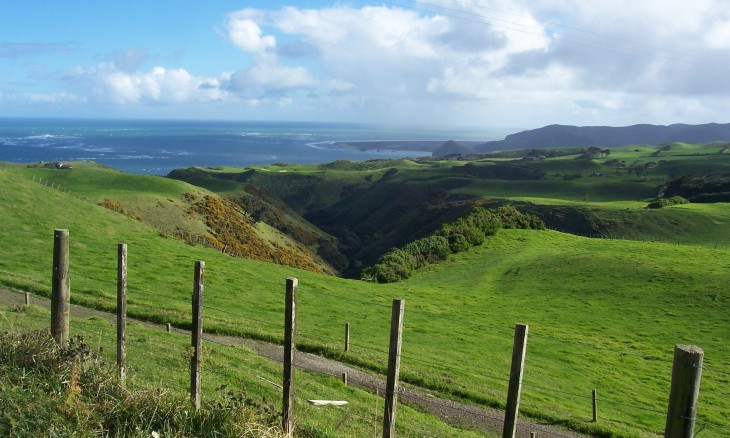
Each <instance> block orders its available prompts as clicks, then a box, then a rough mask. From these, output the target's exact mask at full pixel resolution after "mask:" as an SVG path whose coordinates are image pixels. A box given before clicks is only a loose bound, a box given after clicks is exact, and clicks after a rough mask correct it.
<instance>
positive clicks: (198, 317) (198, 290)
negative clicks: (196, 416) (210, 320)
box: [190, 260, 205, 409]
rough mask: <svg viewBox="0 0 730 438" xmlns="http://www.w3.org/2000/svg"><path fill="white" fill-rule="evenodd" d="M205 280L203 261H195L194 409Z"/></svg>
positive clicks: (200, 354)
mask: <svg viewBox="0 0 730 438" xmlns="http://www.w3.org/2000/svg"><path fill="white" fill-rule="evenodd" d="M204 280H205V262H204V261H200V260H198V261H196V262H195V275H194V283H193V329H192V331H191V335H192V347H193V357H191V358H190V400H191V401H192V402H193V406H194V407H195V409H200V364H201V359H202V357H201V356H202V349H203V283H204Z"/></svg>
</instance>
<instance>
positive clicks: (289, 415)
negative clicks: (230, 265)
mask: <svg viewBox="0 0 730 438" xmlns="http://www.w3.org/2000/svg"><path fill="white" fill-rule="evenodd" d="M298 284H299V281H298V280H297V279H296V278H287V279H286V302H285V305H284V307H285V310H284V379H283V386H284V388H283V391H282V392H283V400H282V419H281V427H282V428H283V429H284V434H285V435H286V436H292V434H293V433H294V360H295V354H296V351H297V347H296V336H297V289H298Z"/></svg>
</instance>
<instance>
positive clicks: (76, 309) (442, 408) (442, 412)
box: [0, 289, 586, 438]
mask: <svg viewBox="0 0 730 438" xmlns="http://www.w3.org/2000/svg"><path fill="white" fill-rule="evenodd" d="M31 302H32V303H33V304H36V305H39V306H45V307H50V300H48V299H46V298H41V297H36V296H33V297H31ZM24 303H25V297H24V294H23V293H19V292H13V291H9V290H5V289H0V304H4V305H7V306H17V305H23V304H24ZM71 316H73V317H77V318H89V317H92V316H94V317H102V318H105V319H107V320H108V321H110V322H112V323H116V315H115V314H112V313H107V312H101V311H98V310H93V309H89V308H86V307H82V306H77V305H72V306H71ZM138 322H140V323H141V324H143V325H145V326H148V327H153V328H157V329H160V330H164V327H163V326H162V325H158V324H151V323H147V322H143V321H138ZM49 324H50V322H49ZM173 331H174V332H176V333H181V334H188V335H189V334H190V332H188V331H185V330H179V329H174V328H173ZM204 337H205V339H207V340H210V341H214V342H217V343H221V344H227V345H243V346H246V347H248V348H250V349H251V350H253V351H254V352H255V353H257V354H259V355H261V356H264V357H266V358H269V359H271V360H273V361H277V362H282V361H283V357H284V351H283V348H282V347H281V346H279V345H274V344H269V343H266V342H261V341H255V340H252V339H244V338H235V337H230V336H214V335H209V334H207V335H205V336H204ZM296 366H297V368H299V369H302V370H307V371H312V372H317V373H322V374H327V375H331V376H336V377H341V376H342V373H347V378H348V385H350V386H355V387H359V388H363V389H366V390H368V391H371V392H375V391H376V390H377V391H379V393H381V394H382V393H384V391H385V378H384V377H383V376H380V375H376V374H372V373H369V372H364V371H362V370H359V369H356V368H352V367H350V366H347V365H344V364H342V363H340V362H337V361H334V360H331V359H327V358H324V357H321V356H316V355H313V354H308V353H303V352H298V353H297V363H296ZM398 394H399V395H398V398H399V401H400V402H402V403H405V404H408V405H411V406H414V407H416V408H418V409H420V410H422V411H425V412H429V413H431V414H432V415H434V416H436V417H438V418H440V419H441V420H442V421H444V422H446V423H449V424H452V425H455V426H459V427H466V428H469V429H474V430H480V431H483V432H485V433H487V434H490V435H494V436H501V435H502V427H503V426H502V422H503V419H504V412H503V411H500V410H496V409H484V408H481V407H477V406H474V405H469V404H464V403H458V402H455V401H453V400H447V399H442V398H439V397H437V396H435V395H434V394H433V393H430V392H429V391H427V390H423V389H420V388H417V387H412V386H410V385H403V386H402V387H400V388H399V392H398ZM531 432H535V433H536V435H535V436H537V437H540V438H542V437H565V438H579V437H585V436H586V435H580V434H576V433H574V432H570V431H567V430H565V429H560V428H557V427H554V426H550V425H545V424H538V423H534V422H531V421H528V420H523V419H520V420H518V427H517V433H516V435H515V436H516V437H519V438H523V437H524V438H530V436H531Z"/></svg>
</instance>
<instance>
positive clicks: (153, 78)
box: [67, 63, 226, 105]
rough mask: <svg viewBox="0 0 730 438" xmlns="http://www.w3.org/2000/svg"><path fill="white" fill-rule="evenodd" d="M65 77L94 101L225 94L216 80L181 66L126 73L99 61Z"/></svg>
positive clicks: (201, 98) (167, 101) (205, 98)
mask: <svg viewBox="0 0 730 438" xmlns="http://www.w3.org/2000/svg"><path fill="white" fill-rule="evenodd" d="M222 77H223V78H226V76H225V75H224V76H222ZM67 80H69V81H71V82H73V83H74V84H75V85H76V87H77V88H78V89H79V90H89V91H90V93H91V97H93V98H94V99H95V100H97V101H101V102H105V103H113V104H120V105H122V104H136V103H160V104H173V103H185V102H200V101H216V100H220V99H223V98H225V97H226V93H225V91H222V90H221V89H220V79H217V78H203V77H195V76H193V75H191V74H190V73H188V72H187V71H186V70H184V69H166V68H164V67H154V68H152V69H151V70H149V71H147V72H141V71H136V72H127V71H124V70H121V69H118V68H117V67H116V66H115V65H114V64H113V63H103V64H100V65H99V66H97V67H96V68H77V69H76V70H75V71H74V72H72V73H71V74H70V75H68V76H67Z"/></svg>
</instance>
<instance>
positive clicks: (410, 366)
mask: <svg viewBox="0 0 730 438" xmlns="http://www.w3.org/2000/svg"><path fill="white" fill-rule="evenodd" d="M140 291H141V290H140ZM308 292H309V294H308V296H307V298H306V299H305V300H302V302H303V303H306V306H301V305H300V314H301V315H302V318H301V320H302V321H304V322H306V323H305V324H302V325H301V326H300V332H299V335H298V340H299V342H301V343H306V344H307V345H310V346H315V347H317V346H319V347H323V348H324V349H323V350H320V352H322V353H326V354H329V353H339V355H340V356H341V358H342V359H344V360H345V361H348V360H349V359H353V360H352V362H353V363H362V361H363V360H364V361H365V362H370V363H375V364H376V365H377V361H380V360H382V359H383V358H385V357H387V356H388V354H389V351H388V345H387V338H388V327H387V326H382V323H385V322H386V321H387V316H388V312H387V311H386V309H389V308H390V306H387V305H385V304H384V303H383V299H382V298H378V297H376V298H374V299H372V300H370V299H364V298H362V297H357V298H352V297H350V296H349V295H347V294H344V293H341V292H330V291H326V290H316V289H313V290H309V291H308ZM155 295H156V296H157V298H158V299H163V300H167V301H169V302H172V303H179V304H183V303H184V305H185V307H186V308H187V309H186V310H185V311H184V312H182V311H180V310H179V309H178V308H176V310H177V311H179V312H180V313H181V314H182V315H184V314H187V313H188V312H189V311H190V306H191V302H190V300H186V299H183V298H181V297H180V296H179V295H173V294H170V293H159V292H156V293H155ZM276 296H277V297H280V296H279V295H276ZM345 299H346V300H347V301H348V302H350V303H355V304H357V306H352V307H350V308H349V309H351V310H352V311H351V312H349V313H348V312H344V311H342V310H341V309H338V312H339V313H340V314H338V315H337V318H322V315H324V314H326V311H323V310H322V309H328V308H331V307H332V306H331V305H330V304H331V303H333V302H334V301H335V300H337V301H341V300H345ZM282 301H283V300H282ZM225 302H226V300H225V299H224V297H219V296H216V295H215V294H210V293H209V294H207V295H206V304H205V305H204V306H203V307H204V309H205V318H206V320H210V321H212V323H211V324H210V325H209V327H210V329H211V331H212V332H216V331H219V330H220V329H221V328H235V327H236V326H245V327H248V328H251V327H255V328H256V329H258V330H259V331H260V332H262V333H267V334H271V335H272V336H275V337H277V338H279V337H283V329H284V327H283V318H281V316H280V315H281V313H282V310H283V307H284V306H283V303H282V304H277V305H272V304H271V303H272V302H271V300H268V302H267V306H268V307H270V309H269V310H268V311H267V312H266V313H267V314H269V315H271V316H274V315H278V320H275V319H274V318H271V319H267V318H262V317H257V316H256V312H257V309H258V308H259V307H260V306H259V305H260V304H261V303H260V302H256V301H253V300H250V299H248V300H247V299H241V297H236V306H232V307H230V308H226V307H225V305H224V304H223V303H225ZM211 303H212V304H211ZM318 307H319V308H318ZM412 307H413V308H410V307H409V308H408V310H407V311H406V313H407V315H408V318H409V319H408V324H406V330H407V333H413V339H415V340H418V341H419V342H420V344H419V345H418V348H416V349H414V350H412V351H411V350H406V351H405V352H404V353H403V354H402V355H401V358H402V360H403V373H404V374H407V375H410V376H419V379H420V381H422V382H425V383H426V386H427V387H430V386H432V387H445V386H449V385H452V386H453V387H454V388H459V387H460V386H464V385H467V384H470V383H473V384H474V385H475V386H484V387H488V386H490V385H494V384H496V385H497V388H498V389H499V390H502V389H503V388H504V387H505V386H506V385H507V384H508V383H509V382H510V379H509V375H508V373H507V370H506V369H505V370H504V374H498V373H495V372H494V370H496V369H498V367H494V366H482V367H477V364H476V363H473V362H472V363H470V362H466V361H462V362H460V361H455V359H454V358H455V357H461V354H462V352H458V351H454V352H449V351H440V350H429V348H428V346H429V342H428V338H429V337H433V336H437V335H438V333H436V334H434V332H437V331H438V330H435V329H434V327H433V323H434V321H445V322H448V325H447V327H448V333H441V334H440V335H441V336H444V337H452V338H459V337H467V336H472V337H473V336H475V335H474V333H480V334H478V335H476V336H485V335H484V333H488V336H491V337H492V338H494V339H499V340H500V342H499V344H500V345H502V346H504V345H509V344H510V342H511V337H510V335H511V333H510V331H511V330H510V327H507V326H504V325H502V324H497V323H481V322H475V321H474V320H473V319H465V318H459V317H458V316H455V315H453V314H447V313H444V312H437V311H431V310H424V309H419V308H418V307H417V306H412ZM241 309H250V311H248V312H244V311H241ZM280 309H281V310H280ZM312 310H316V311H315V312H312ZM310 313H311V315H312V316H308V315H310ZM344 314H346V316H347V320H352V321H355V322H363V323H365V322H367V323H368V325H366V326H365V329H366V332H358V335H357V337H356V340H354V341H351V340H348V345H349V347H350V351H348V352H347V353H344V352H343V351H342V350H344V348H343V344H344V339H343V337H342V336H340V334H341V333H342V329H343V327H344V324H343V323H342V320H343V319H344ZM31 315H32V318H33V319H34V320H35V319H38V318H39V317H38V316H37V315H34V314H31ZM411 315H412V316H411ZM375 321H377V323H375ZM375 327H377V328H375ZM474 329H479V330H476V331H475V330H474ZM224 331H225V330H224ZM239 331H240V330H239ZM419 332H421V333H422V334H423V335H422V338H423V339H421V338H418V336H420V335H419V334H418V333H419ZM94 336H98V343H99V344H101V343H102V342H101V339H102V338H103V337H104V338H105V337H108V336H113V334H110V333H108V332H106V331H104V332H103V333H102V332H99V333H96V334H94ZM530 339H531V340H532V342H533V343H537V344H536V348H537V349H538V350H539V349H540V348H544V346H545V345H547V344H554V345H563V346H565V347H566V348H565V350H566V351H569V352H570V353H571V356H570V361H576V360H578V359H576V358H579V359H580V356H581V355H583V356H586V355H588V354H589V353H590V354H592V355H593V356H590V357H591V358H597V357H606V355H613V356H618V357H625V358H628V359H631V360H634V361H637V362H636V363H639V364H640V363H643V365H641V366H642V367H643V368H641V369H643V370H644V371H647V370H648V371H651V372H652V373H653V374H652V375H649V376H647V377H645V381H644V382H643V383H644V384H647V383H651V387H652V388H654V387H655V386H658V385H663V386H665V387H667V388H668V385H669V373H668V370H669V363H670V362H671V358H670V356H669V355H668V354H665V353H661V352H651V351H650V352H645V351H640V350H637V349H624V348H616V347H615V345H613V344H612V343H610V342H607V343H605V344H602V343H601V342H595V343H589V342H586V341H585V340H576V339H566V338H564V337H561V336H554V335H552V334H550V333H547V332H541V331H539V330H533V331H532V332H531V333H530ZM206 340H207V341H208V342H214V343H220V345H228V343H226V342H223V341H217V340H216V338H212V337H206ZM485 350H490V348H485ZM491 350H494V349H493V348H491ZM503 350H506V349H504V348H503ZM112 352H113V349H108V350H106V352H105V353H104V354H105V357H111V356H112ZM581 352H582V353H581ZM464 357H465V358H466V359H469V358H477V357H480V356H479V355H477V354H474V353H465V354H464ZM508 357H509V351H508V350H507V351H491V352H490V356H484V357H483V358H482V360H484V359H486V360H489V361H492V362H494V363H496V362H498V361H501V363H507V362H508ZM348 358H349V359H348ZM583 359H585V358H583ZM541 360H543V362H544V361H545V360H549V358H548V359H541ZM708 362H710V363H712V361H710V360H708ZM544 363H546V362H544ZM557 366H558V367H560V368H561V370H562V371H561V373H562V374H564V375H563V376H561V377H560V378H559V379H552V380H551V379H550V377H551V374H550V373H545V372H543V373H542V374H537V376H539V378H540V379H541V380H540V382H547V384H546V383H539V384H536V383H534V382H533V381H532V380H531V379H530V378H528V379H526V380H525V381H524V382H522V386H523V387H524V389H525V394H526V395H525V397H526V400H527V403H531V406H537V407H539V406H540V403H539V402H537V403H535V402H534V401H530V399H529V396H530V395H531V394H535V393H537V394H540V395H541V396H544V397H547V398H553V399H556V400H557V401H558V402H560V401H561V400H563V399H565V398H566V397H567V398H573V399H578V400H593V399H594V397H592V396H591V395H589V394H590V393H591V391H592V390H593V389H595V388H594V387H587V386H586V387H583V388H580V387H575V385H574V384H573V379H572V378H571V375H570V373H571V372H573V371H569V372H565V370H571V368H572V367H571V366H567V365H557ZM582 366H583V365H581V364H578V365H576V367H575V368H577V367H582ZM381 367H382V365H381ZM376 368H377V367H376ZM587 368H589V367H587ZM436 370H438V371H439V372H441V374H442V376H441V377H439V373H438V372H435V371H436ZM479 370H484V371H479ZM703 371H704V372H705V374H706V376H705V378H709V379H717V380H718V381H720V380H724V383H725V384H726V383H727V377H728V376H729V375H730V373H729V372H728V371H726V370H724V369H722V368H720V364H717V363H712V365H706V366H705V367H704V370H703ZM444 372H445V373H448V374H450V376H449V377H448V379H451V378H453V377H454V376H460V378H461V380H459V379H458V378H457V379H456V380H455V381H454V382H453V383H449V382H446V380H447V377H444V376H443V374H444ZM583 372H585V371H583ZM162 374H164V373H163V372H161V375H162ZM575 377H577V375H576V376H575ZM598 380H600V378H599V379H598ZM490 382H491V383H490ZM551 383H552V384H551ZM609 385H610V384H607V385H604V386H599V387H598V393H599V394H601V395H600V397H599V398H598V399H597V401H600V404H601V406H605V405H608V406H614V407H617V408H625V409H623V410H621V409H616V410H603V411H602V414H601V421H602V422H606V423H607V424H612V423H620V422H622V421H625V420H624V419H623V418H619V417H612V416H617V415H624V414H625V413H626V411H627V410H630V411H633V412H643V413H646V414H650V415H651V416H654V417H656V418H657V419H658V420H661V419H662V416H666V411H665V410H663V409H657V408H653V407H651V406H647V405H646V404H645V403H646V402H645V399H646V398H640V399H638V402H626V401H625V400H626V398H631V397H630V395H631V392H630V391H629V390H628V389H627V388H623V390H619V391H613V390H612V388H611V386H609ZM566 386H567V387H566ZM725 388H726V386H725ZM446 389H447V390H446V391H445V392H444V394H445V395H450V394H449V392H448V388H446ZM631 389H632V390H636V388H631ZM462 392H463V391H462ZM474 392H479V390H474ZM492 392H494V391H492ZM652 392H657V391H656V389H652ZM463 393H466V392H463ZM662 395H664V394H662ZM490 397H491V400H492V401H495V399H494V397H496V396H495V395H489V396H487V398H488V399H489V398H490ZM622 399H623V400H622ZM662 403H663V401H662V402H651V404H652V405H661V404H662ZM571 406H572V405H571ZM571 409H574V408H572V407H570V406H568V407H566V408H565V409H563V410H561V411H560V412H559V413H558V415H562V416H563V417H562V418H563V419H565V418H569V416H570V415H572V414H571V412H572V411H571ZM658 420H657V421H654V422H653V423H654V424H656V423H658V422H659V421H658ZM699 423H700V424H702V425H703V426H704V427H705V429H710V430H715V431H724V430H726V429H725V428H726V427H727V426H725V425H722V424H717V423H713V422H710V421H705V420H704V419H702V418H700V419H699ZM642 427H645V426H642ZM556 436H559V435H556Z"/></svg>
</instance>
